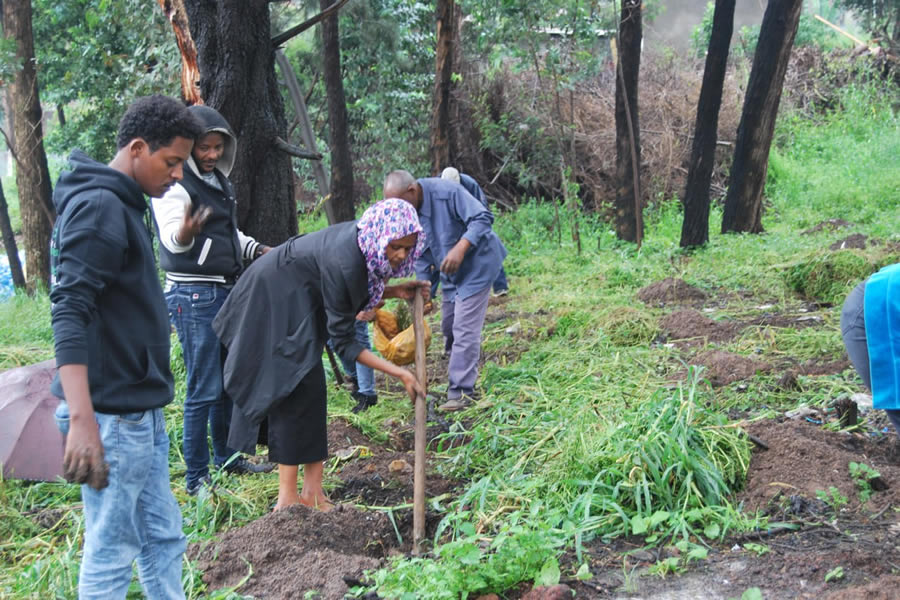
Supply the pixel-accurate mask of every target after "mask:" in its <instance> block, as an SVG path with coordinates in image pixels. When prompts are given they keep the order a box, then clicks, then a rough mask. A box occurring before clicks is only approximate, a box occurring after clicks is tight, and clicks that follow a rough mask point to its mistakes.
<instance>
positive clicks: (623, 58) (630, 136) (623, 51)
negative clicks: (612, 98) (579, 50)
mask: <svg viewBox="0 0 900 600" xmlns="http://www.w3.org/2000/svg"><path fill="white" fill-rule="evenodd" d="M642 8H643V7H642V0H622V13H621V18H620V19H619V36H618V39H619V42H618V46H617V47H618V61H617V62H618V65H617V67H616V70H617V73H618V77H616V181H617V182H618V185H617V188H616V204H615V211H616V236H617V237H618V238H619V239H620V240H626V241H629V242H637V244H638V245H640V244H641V240H642V238H643V235H644V223H643V219H642V215H641V211H642V198H641V177H640V171H641V136H640V126H639V121H638V75H639V74H640V70H641V36H642V25H641V21H642V15H641V11H642Z"/></svg>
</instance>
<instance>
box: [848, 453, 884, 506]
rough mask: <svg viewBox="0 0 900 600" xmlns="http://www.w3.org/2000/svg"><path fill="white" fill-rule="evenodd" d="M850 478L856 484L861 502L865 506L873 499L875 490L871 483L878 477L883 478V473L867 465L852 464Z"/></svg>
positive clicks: (850, 465)
mask: <svg viewBox="0 0 900 600" xmlns="http://www.w3.org/2000/svg"><path fill="white" fill-rule="evenodd" d="M849 468H850V477H851V478H852V479H853V482H854V483H856V488H857V491H858V492H859V501H860V502H862V503H863V504H865V503H866V502H868V501H869V498H871V497H872V493H873V492H874V490H873V489H872V484H871V481H872V480H873V479H875V478H877V477H881V473H879V472H878V471H876V470H875V469H873V468H872V467H870V466H869V465H867V464H865V463H857V462H852V461H851V462H850V464H849Z"/></svg>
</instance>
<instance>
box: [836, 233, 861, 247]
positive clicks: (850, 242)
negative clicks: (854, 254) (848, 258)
mask: <svg viewBox="0 0 900 600" xmlns="http://www.w3.org/2000/svg"><path fill="white" fill-rule="evenodd" d="M867 239H869V238H868V236H865V235H863V234H861V233H854V234H853V235H851V236H848V237H845V238H844V239H842V240H838V241H836V242H835V243H833V244H832V245H830V246H828V248H829V249H830V250H845V249H847V248H858V249H860V250H865V248H866V240H867Z"/></svg>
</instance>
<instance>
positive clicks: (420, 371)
mask: <svg viewBox="0 0 900 600" xmlns="http://www.w3.org/2000/svg"><path fill="white" fill-rule="evenodd" d="M413 331H414V333H415V335H416V379H417V380H418V381H419V385H421V386H422V389H423V390H425V385H426V383H427V381H428V378H427V376H426V371H425V300H424V298H422V294H421V293H420V292H419V291H418V290H417V291H416V299H415V301H414V305H413ZM425 419H426V417H425V396H424V395H423V394H417V395H416V438H415V466H414V468H413V554H415V555H420V554H422V540H423V539H425Z"/></svg>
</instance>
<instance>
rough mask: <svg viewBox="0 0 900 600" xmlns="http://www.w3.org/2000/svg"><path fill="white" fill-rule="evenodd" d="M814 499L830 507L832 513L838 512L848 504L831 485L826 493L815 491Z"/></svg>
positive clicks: (844, 497)
mask: <svg viewBox="0 0 900 600" xmlns="http://www.w3.org/2000/svg"><path fill="white" fill-rule="evenodd" d="M816 498H818V499H819V500H821V501H822V502H824V503H825V504H827V505H828V506H830V507H831V510H833V511H834V512H838V511H840V510H841V508H843V507H845V506H847V503H848V502H849V501H848V500H847V497H846V496H844V495H843V494H842V493H841V492H840V490H839V489H837V488H836V487H834V486H833V485H832V486H830V487H829V488H828V491H825V490H816Z"/></svg>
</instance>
